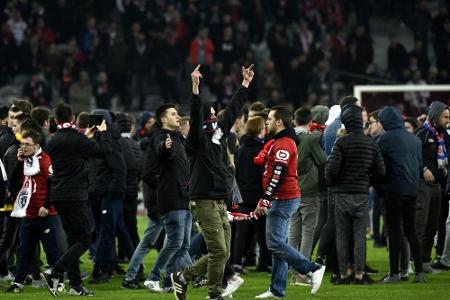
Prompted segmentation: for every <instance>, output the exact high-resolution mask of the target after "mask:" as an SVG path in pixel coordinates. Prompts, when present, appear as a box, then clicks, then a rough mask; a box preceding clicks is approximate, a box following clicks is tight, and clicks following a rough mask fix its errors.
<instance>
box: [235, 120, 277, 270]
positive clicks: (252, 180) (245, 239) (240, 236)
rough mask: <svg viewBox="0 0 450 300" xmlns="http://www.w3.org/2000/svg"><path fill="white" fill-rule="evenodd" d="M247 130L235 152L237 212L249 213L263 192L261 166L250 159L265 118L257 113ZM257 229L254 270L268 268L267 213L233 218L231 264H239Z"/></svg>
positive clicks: (257, 146)
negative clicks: (239, 199) (239, 200)
mask: <svg viewBox="0 0 450 300" xmlns="http://www.w3.org/2000/svg"><path fill="white" fill-rule="evenodd" d="M246 127H247V133H246V134H245V135H243V136H242V138H241V146H240V147H239V148H238V149H237V151H236V153H235V154H234V164H235V166H236V182H237V184H238V186H239V191H240V192H241V195H242V201H243V202H242V203H240V204H239V209H240V212H242V213H246V214H249V213H250V212H253V211H255V209H256V206H257V205H258V201H259V199H260V198H261V196H262V194H263V188H262V184H261V183H262V178H263V173H264V166H261V165H257V164H255V163H253V158H254V157H256V156H257V155H258V154H259V152H260V151H261V150H262V149H263V147H264V132H265V128H266V126H265V120H264V118H262V117H259V116H256V117H253V118H250V119H249V120H248V121H247V125H246ZM254 233H256V240H257V242H258V244H259V262H258V267H257V270H259V271H268V270H269V269H268V266H271V265H272V255H271V254H270V253H269V249H267V244H266V216H262V217H260V218H259V219H258V220H255V221H253V222H250V221H242V222H236V235H235V237H234V247H233V264H234V265H235V269H240V268H242V258H243V257H244V256H245V253H246V250H247V247H248V245H249V243H250V241H251V240H252V234H254Z"/></svg>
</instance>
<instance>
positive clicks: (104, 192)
mask: <svg viewBox="0 0 450 300" xmlns="http://www.w3.org/2000/svg"><path fill="white" fill-rule="evenodd" d="M94 114H96V115H102V116H103V119H104V120H105V121H106V125H107V126H108V131H109V132H110V134H111V149H112V152H111V153H110V154H108V155H106V156H104V157H102V158H99V159H97V168H96V169H97V170H96V178H95V192H96V193H97V195H98V196H100V197H106V198H108V199H111V198H117V197H119V198H122V199H123V198H124V196H125V188H126V177H127V167H126V163H125V159H124V157H123V152H122V146H121V144H120V139H122V135H121V134H120V129H119V126H118V125H117V123H112V118H111V114H110V113H109V112H108V111H107V110H104V109H96V110H94Z"/></svg>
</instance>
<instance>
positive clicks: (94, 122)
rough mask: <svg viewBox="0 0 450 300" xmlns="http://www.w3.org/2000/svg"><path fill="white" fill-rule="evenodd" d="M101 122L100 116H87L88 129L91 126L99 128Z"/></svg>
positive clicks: (101, 117)
mask: <svg viewBox="0 0 450 300" xmlns="http://www.w3.org/2000/svg"><path fill="white" fill-rule="evenodd" d="M102 122H103V116H102V115H89V123H88V124H89V128H91V127H93V126H99V125H101V124H102Z"/></svg>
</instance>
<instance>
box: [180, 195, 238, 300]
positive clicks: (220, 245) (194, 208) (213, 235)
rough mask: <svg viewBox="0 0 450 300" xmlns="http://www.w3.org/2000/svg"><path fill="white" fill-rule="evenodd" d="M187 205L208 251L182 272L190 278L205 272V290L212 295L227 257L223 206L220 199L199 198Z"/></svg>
mask: <svg viewBox="0 0 450 300" xmlns="http://www.w3.org/2000/svg"><path fill="white" fill-rule="evenodd" d="M190 209H191V212H192V215H193V217H194V219H195V220H197V221H198V222H199V224H200V227H201V229H202V232H203V237H204V239H205V242H206V245H207V247H208V254H206V255H205V256H203V257H201V258H200V259H199V260H198V261H196V262H195V263H194V264H193V265H192V266H191V267H189V268H187V269H186V270H185V271H184V272H183V276H184V278H186V280H188V281H190V280H192V279H194V278H195V277H199V276H205V275H206V273H208V294H209V296H210V298H216V297H218V296H220V294H222V278H223V274H224V269H225V264H226V263H227V260H228V258H229V257H230V243H231V227H230V223H229V222H228V217H227V208H226V206H225V204H224V201H223V200H210V199H202V200H196V201H191V203H190Z"/></svg>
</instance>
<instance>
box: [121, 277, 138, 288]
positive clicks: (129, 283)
mask: <svg viewBox="0 0 450 300" xmlns="http://www.w3.org/2000/svg"><path fill="white" fill-rule="evenodd" d="M122 288H123V289H129V290H138V289H140V288H141V287H140V286H139V283H138V282H137V280H136V279H135V280H126V279H124V280H123V281H122Z"/></svg>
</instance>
